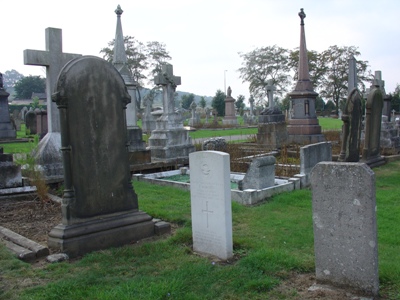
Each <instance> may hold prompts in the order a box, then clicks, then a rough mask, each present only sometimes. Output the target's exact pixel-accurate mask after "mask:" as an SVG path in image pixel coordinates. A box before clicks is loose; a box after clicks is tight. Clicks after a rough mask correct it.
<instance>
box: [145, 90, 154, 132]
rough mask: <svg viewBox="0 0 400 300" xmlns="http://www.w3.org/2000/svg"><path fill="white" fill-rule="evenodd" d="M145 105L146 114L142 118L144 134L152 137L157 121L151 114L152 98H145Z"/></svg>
mask: <svg viewBox="0 0 400 300" xmlns="http://www.w3.org/2000/svg"><path fill="white" fill-rule="evenodd" d="M143 104H144V114H143V117H142V129H143V131H144V132H146V133H147V134H148V135H150V133H151V132H152V131H153V130H154V129H156V119H155V118H154V116H153V115H152V114H151V111H152V106H153V100H152V98H151V97H146V96H145V97H144V98H143Z"/></svg>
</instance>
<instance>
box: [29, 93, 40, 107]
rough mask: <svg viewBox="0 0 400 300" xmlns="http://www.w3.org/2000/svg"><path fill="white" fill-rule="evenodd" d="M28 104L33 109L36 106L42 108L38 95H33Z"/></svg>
mask: <svg viewBox="0 0 400 300" xmlns="http://www.w3.org/2000/svg"><path fill="white" fill-rule="evenodd" d="M30 106H31V107H32V108H33V110H35V109H36V108H39V109H41V108H42V105H41V104H39V97H38V96H35V97H33V98H32V103H31V105H30Z"/></svg>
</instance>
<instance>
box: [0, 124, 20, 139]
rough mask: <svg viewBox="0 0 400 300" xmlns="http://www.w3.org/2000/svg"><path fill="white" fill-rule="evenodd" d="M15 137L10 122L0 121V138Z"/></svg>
mask: <svg viewBox="0 0 400 300" xmlns="http://www.w3.org/2000/svg"><path fill="white" fill-rule="evenodd" d="M16 137H17V133H16V131H15V129H13V126H12V125H11V123H8V124H7V123H0V140H12V139H15V138H16Z"/></svg>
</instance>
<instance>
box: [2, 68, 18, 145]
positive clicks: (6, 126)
mask: <svg viewBox="0 0 400 300" xmlns="http://www.w3.org/2000/svg"><path fill="white" fill-rule="evenodd" d="M8 96H10V94H9V93H7V92H6V90H5V89H4V86H3V74H2V73H0V140H8V139H15V138H16V137H17V133H16V131H15V129H14V127H13V125H12V123H11V118H10V112H9V109H8Z"/></svg>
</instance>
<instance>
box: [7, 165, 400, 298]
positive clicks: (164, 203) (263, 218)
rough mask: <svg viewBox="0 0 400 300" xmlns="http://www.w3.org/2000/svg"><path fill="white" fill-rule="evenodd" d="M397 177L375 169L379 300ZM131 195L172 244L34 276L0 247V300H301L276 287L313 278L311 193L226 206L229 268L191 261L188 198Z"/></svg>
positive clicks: (391, 283)
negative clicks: (164, 225) (294, 276)
mask: <svg viewBox="0 0 400 300" xmlns="http://www.w3.org/2000/svg"><path fill="white" fill-rule="evenodd" d="M399 169H400V161H399V162H393V163H390V164H388V165H386V166H382V167H379V168H376V169H374V171H375V173H376V187H377V218H378V238H379V243H378V245H379V276H380V283H381V294H382V296H384V297H383V298H384V299H400V292H399V291H400V235H399V234H398V230H399V216H400V203H399V201H398V195H399V194H400V185H399V184H398V182H399V181H400V173H399V171H398V170H399ZM134 188H135V190H136V193H137V194H138V197H139V205H140V208H141V210H144V211H146V212H147V213H149V214H150V215H152V216H153V217H157V218H161V219H164V220H167V221H169V222H173V223H174V224H176V225H177V226H178V228H177V229H176V232H175V234H174V235H173V236H171V237H168V238H163V239H160V240H158V241H155V242H150V243H147V244H144V243H137V244H135V245H129V246H125V247H121V248H117V249H109V250H104V251H98V252H95V253H91V254H88V255H85V256H84V257H83V258H82V259H80V260H77V261H73V262H63V263H58V264H46V265H44V266H42V267H32V266H31V265H30V264H27V263H23V262H21V261H19V260H17V259H16V258H13V257H12V256H11V254H9V253H8V252H7V251H6V250H5V249H4V247H3V246H0V276H1V280H0V298H1V299H40V300H43V299H299V298H298V295H297V296H296V292H295V291H286V292H285V294H283V293H284V292H278V291H277V290H274V287H275V286H277V285H279V283H280V282H282V281H284V280H285V279H287V278H288V276H289V275H290V274H291V273H293V272H298V273H307V272H308V273H313V272H314V253H313V252H314V251H313V230H312V212H311V191H310V190H298V191H295V192H291V193H284V194H280V195H277V196H274V197H273V198H272V199H271V200H270V201H268V202H265V203H262V204H261V205H257V206H252V207H245V206H241V205H239V204H237V203H232V215H233V243H234V253H235V257H236V258H237V260H235V261H232V262H230V263H226V264H220V263H218V262H217V263H215V262H214V261H212V260H210V259H208V258H204V257H201V256H198V255H195V254H193V253H192V250H191V219H190V193H189V192H185V191H181V190H178V189H175V188H170V187H161V186H156V185H151V184H149V183H145V182H135V186H134ZM296 297H297V298H296Z"/></svg>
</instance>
